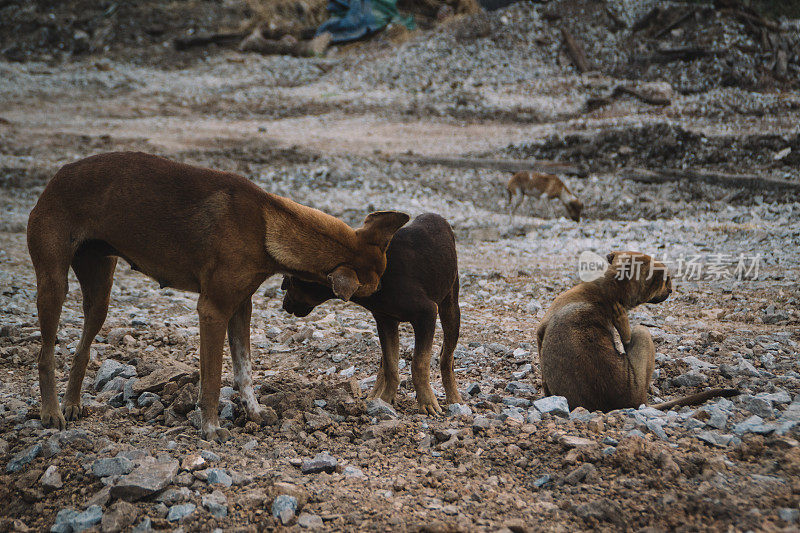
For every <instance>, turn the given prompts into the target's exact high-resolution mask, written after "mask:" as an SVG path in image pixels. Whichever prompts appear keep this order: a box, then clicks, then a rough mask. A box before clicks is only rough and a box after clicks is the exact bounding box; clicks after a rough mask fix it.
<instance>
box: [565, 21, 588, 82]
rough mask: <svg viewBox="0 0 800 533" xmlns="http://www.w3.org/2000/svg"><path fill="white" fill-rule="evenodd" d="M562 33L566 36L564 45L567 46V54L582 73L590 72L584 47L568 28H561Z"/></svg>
mask: <svg viewBox="0 0 800 533" xmlns="http://www.w3.org/2000/svg"><path fill="white" fill-rule="evenodd" d="M561 35H562V37H564V46H566V48H567V54H569V57H570V59H572V62H573V63H574V64H575V67H576V68H577V69H578V71H579V72H581V73H584V72H589V70H590V68H589V62H588V61H587V60H586V53H585V52H584V51H583V47H582V46H581V45H580V44H579V43H578V41H576V40H575V38H574V37H573V36H572V34H571V33H570V32H569V31H568V30H567V29H566V28H561Z"/></svg>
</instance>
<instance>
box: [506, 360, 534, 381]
mask: <svg viewBox="0 0 800 533" xmlns="http://www.w3.org/2000/svg"><path fill="white" fill-rule="evenodd" d="M531 370H533V367H532V366H531V364H530V363H525V364H524V365H522V366H521V367H519V370H517V371H516V372H512V373H511V377H512V378H514V379H522V378H524V377H525V376H527V375H528V374H530V373H531Z"/></svg>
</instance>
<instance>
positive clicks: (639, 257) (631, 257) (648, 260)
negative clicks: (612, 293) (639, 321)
mask: <svg viewBox="0 0 800 533" xmlns="http://www.w3.org/2000/svg"><path fill="white" fill-rule="evenodd" d="M606 259H608V263H609V264H610V265H611V268H609V269H608V270H607V271H606V279H608V278H609V277H610V278H615V279H617V280H619V281H621V282H623V283H627V284H628V286H629V287H631V288H630V289H629V290H630V292H631V293H632V295H633V294H635V301H632V302H631V303H632V304H634V305H639V304H643V303H651V304H657V303H661V302H663V301H664V300H666V299H667V298H668V297H669V295H670V294H671V293H672V278H671V277H670V275H669V272H668V270H667V267H666V266H665V265H664V264H663V263H661V262H659V261H656V260H655V259H653V258H652V257H650V256H649V255H645V254H642V253H639V252H611V253H610V254H608V255H607V256H606Z"/></svg>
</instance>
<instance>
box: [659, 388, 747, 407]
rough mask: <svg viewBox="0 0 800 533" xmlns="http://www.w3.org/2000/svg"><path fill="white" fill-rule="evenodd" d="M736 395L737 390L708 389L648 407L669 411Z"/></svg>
mask: <svg viewBox="0 0 800 533" xmlns="http://www.w3.org/2000/svg"><path fill="white" fill-rule="evenodd" d="M738 394H740V393H739V391H738V390H737V389H709V390H707V391H703V392H698V393H697V394H690V395H689V396H684V397H683V398H678V399H677V400H670V401H668V402H661V403H656V404H653V405H651V406H650V407H654V408H656V409H661V410H662V411H663V410H666V409H671V408H672V407H679V406H680V407H682V406H685V405H698V404H701V403H703V402H705V401H706V400H710V399H711V398H730V397H731V396H737V395H738Z"/></svg>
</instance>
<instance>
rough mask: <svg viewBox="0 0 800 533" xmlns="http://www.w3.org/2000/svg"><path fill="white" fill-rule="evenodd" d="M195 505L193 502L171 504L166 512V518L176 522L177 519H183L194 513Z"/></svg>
mask: <svg viewBox="0 0 800 533" xmlns="http://www.w3.org/2000/svg"><path fill="white" fill-rule="evenodd" d="M195 509H197V506H196V505H195V504H193V503H179V504H177V505H173V506H172V507H170V508H169V512H168V513H167V520H169V521H170V522H177V521H178V520H183V519H184V518H186V517H187V516H189V515H191V514H192V513H194V511H195Z"/></svg>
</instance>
